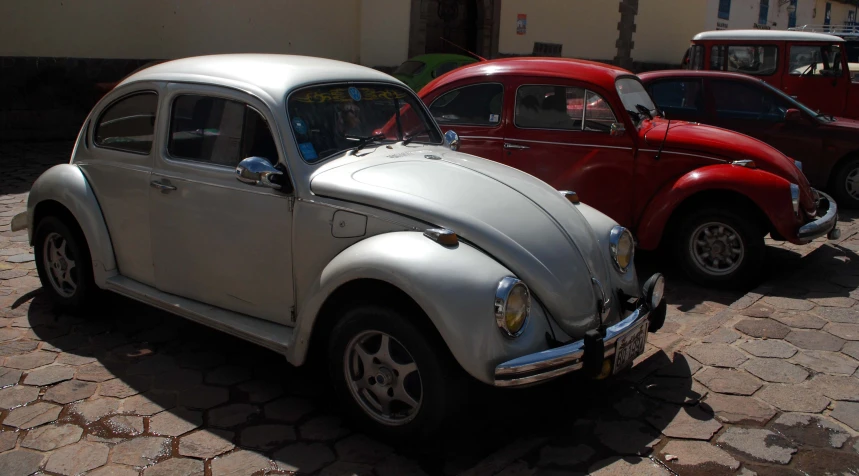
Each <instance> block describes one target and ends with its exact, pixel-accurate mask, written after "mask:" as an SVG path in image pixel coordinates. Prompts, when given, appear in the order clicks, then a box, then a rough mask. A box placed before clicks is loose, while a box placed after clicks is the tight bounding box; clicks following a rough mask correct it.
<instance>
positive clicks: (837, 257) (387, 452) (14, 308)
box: [0, 143, 859, 476]
mask: <svg viewBox="0 0 859 476" xmlns="http://www.w3.org/2000/svg"><path fill="white" fill-rule="evenodd" d="M70 152H71V147H70V145H69V144H66V143H44V144H39V143H34V144H25V143H11V144H0V170H2V174H0V230H2V231H0V364H2V366H0V387H4V388H2V390H0V410H2V411H0V422H2V426H0V474H2V475H9V476H14V475H28V474H31V473H34V472H37V471H42V472H44V473H47V474H64V475H72V474H80V473H86V474H96V475H108V474H111V475H113V474H115V475H126V474H128V475H132V474H144V475H146V476H155V475H168V474H169V475H173V474H207V475H209V474H210V475H213V476H214V475H222V474H255V473H256V474H262V473H266V474H288V473H291V472H296V471H297V472H299V473H303V474H323V475H351V474H357V475H364V474H376V475H378V476H387V475H408V474H415V475H418V474H427V475H431V474H433V475H434V474H444V475H454V474H468V475H486V476H488V475H495V474H499V475H505V476H513V475H532V474H546V475H566V474H586V473H590V474H625V475H632V474H635V475H651V474H652V475H662V474H671V473H672V472H673V473H676V474H682V475H686V474H708V475H709V474H745V475H750V474H755V473H756V474H761V475H768V474H778V475H785V474H788V475H789V474H797V475H798V474H842V473H846V474H855V473H856V472H857V471H859V438H857V435H859V433H857V431H859V372H857V368H859V361H857V359H859V307H857V306H856V300H857V299H859V266H857V261H856V259H857V256H856V254H855V252H857V251H859V235H857V234H856V233H857V231H859V222H857V223H854V222H853V220H852V219H851V218H850V217H859V214H855V213H842V216H844V217H845V218H844V219H843V222H842V224H841V227H842V229H843V234H842V238H841V239H840V240H839V241H837V242H827V241H825V240H818V241H817V242H815V243H813V244H812V245H809V246H804V247H796V246H792V245H785V244H782V243H776V242H770V243H769V244H770V245H771V246H770V248H769V249H768V258H767V279H766V281H765V282H764V284H763V285H761V286H760V287H759V288H757V289H755V290H754V291H753V292H751V293H748V294H745V295H743V294H742V293H730V292H715V291H708V290H704V289H701V288H698V287H695V286H692V285H690V284H687V283H685V282H683V280H682V279H681V278H680V277H679V276H676V272H671V271H670V270H669V271H668V278H669V285H668V301H669V303H670V305H669V315H668V321H667V323H666V325H665V327H664V328H663V329H662V330H661V331H659V333H657V334H651V335H650V343H649V345H648V348H647V352H646V353H645V355H643V356H642V357H641V358H639V359H638V361H637V364H636V366H635V367H634V368H633V369H632V370H631V371H630V372H627V373H625V374H621V375H619V376H618V377H617V378H615V379H613V380H609V381H600V382H594V381H587V380H581V379H576V378H564V379H561V380H559V381H556V382H553V383H551V384H549V385H544V386H540V387H535V388H531V389H524V390H507V391H500V390H494V389H489V388H485V387H483V386H481V385H473V386H472V387H471V388H470V389H469V392H468V394H467V396H466V397H467V398H466V399H464V400H467V402H466V403H467V404H465V405H463V407H462V410H461V411H460V413H459V414H458V415H456V416H455V417H454V418H452V419H451V421H450V423H449V424H448V425H447V428H446V429H445V431H444V432H442V434H441V435H440V436H439V437H438V438H437V439H436V440H434V441H429V442H425V443H422V444H419V445H418V444H406V443H403V442H396V441H387V442H382V441H378V440H374V439H372V438H370V437H367V436H365V435H362V434H361V433H360V432H358V431H356V430H354V429H352V428H350V427H349V425H348V423H346V422H343V421H341V419H340V412H339V411H338V409H337V408H336V404H335V403H334V402H333V401H332V400H331V399H330V397H329V391H328V388H327V386H326V382H327V379H326V375H325V373H324V372H323V371H322V370H320V369H319V368H316V367H314V368H301V369H295V368H292V367H290V366H289V365H287V364H286V363H285V361H284V359H283V358H282V357H280V356H278V355H276V354H274V353H272V352H269V351H266V350H264V349H261V348H259V347H255V346H253V345H251V344H248V343H245V342H242V341H240V340H238V339H236V338H233V337H230V336H227V335H224V334H221V333H218V332H216V331H212V330H209V329H207V328H205V327H202V326H199V325H197V324H193V323H191V322H188V321H185V320H183V319H181V318H179V317H174V316H172V315H169V314H166V313H163V312H160V311H156V310H153V309H150V308H147V307H145V306H143V305H140V304H137V303H135V302H133V301H130V300H127V299H124V298H121V297H118V296H107V297H106V298H105V303H104V305H103V306H102V309H101V310H99V311H98V312H96V313H94V315H92V316H83V317H71V316H67V315H59V314H56V313H54V312H53V311H52V310H51V308H50V306H49V305H48V303H47V302H46V300H45V298H44V296H42V295H41V294H40V291H39V289H40V284H39V280H38V278H37V276H36V271H35V263H34V261H33V254H32V253H33V250H32V249H31V248H29V246H28V243H27V238H26V234H25V233H12V232H11V231H9V222H10V221H11V218H12V216H13V215H14V214H15V213H18V212H20V211H23V209H24V207H25V203H26V198H27V191H28V189H29V187H30V185H31V184H32V182H33V180H35V179H36V177H38V175H39V174H40V173H41V172H42V171H43V170H45V169H46V168H48V167H49V166H51V165H53V164H55V163H60V162H65V161H67V160H68V157H69V155H70ZM639 267H640V268H641V273H642V275H644V274H645V273H649V272H652V271H654V270H660V271H661V270H662V269H661V267H662V266H661V262H660V258H659V257H658V256H642V257H641V259H640V262H639ZM851 471H853V473H851Z"/></svg>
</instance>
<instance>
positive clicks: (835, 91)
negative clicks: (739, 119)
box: [684, 30, 859, 119]
mask: <svg viewBox="0 0 859 476" xmlns="http://www.w3.org/2000/svg"><path fill="white" fill-rule="evenodd" d="M684 66H685V67H686V68H688V69H694V70H716V71H732V72H737V73H745V74H749V75H752V76H757V77H759V78H760V79H762V80H764V81H766V82H768V83H770V84H771V85H773V86H774V87H776V88H779V89H780V90H782V91H784V92H785V94H787V95H789V96H792V97H794V98H796V99H797V100H799V101H801V102H802V103H804V104H806V105H808V106H809V107H811V108H812V109H815V110H819V111H820V112H821V113H824V114H831V115H834V116H843V117H849V118H854V119H855V118H859V83H857V82H854V81H853V80H852V78H853V75H852V74H851V66H854V69H855V66H856V65H854V64H851V63H850V62H849V61H848V52H847V48H846V41H845V40H844V39H843V38H841V37H838V36H835V35H828V34H823V33H810V32H803V31H772V30H722V31H708V32H704V33H699V34H697V35H695V37H694V38H692V46H691V47H690V48H689V51H688V52H687V60H685V61H684Z"/></svg>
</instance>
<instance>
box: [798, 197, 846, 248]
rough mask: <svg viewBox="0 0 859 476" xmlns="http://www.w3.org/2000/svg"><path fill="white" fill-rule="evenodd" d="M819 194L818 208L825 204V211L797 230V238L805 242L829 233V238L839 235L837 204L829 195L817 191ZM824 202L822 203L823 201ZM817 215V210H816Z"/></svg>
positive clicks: (836, 237) (835, 237)
mask: <svg viewBox="0 0 859 476" xmlns="http://www.w3.org/2000/svg"><path fill="white" fill-rule="evenodd" d="M817 193H818V194H820V197H821V200H820V204H819V205H818V210H819V209H820V208H822V207H823V206H826V207H827V208H826V211H825V212H824V214H823V216H822V217H820V218H818V219H817V220H814V221H813V222H810V223H806V224H805V225H802V226H801V227H800V228H799V231H798V232H797V238H799V240H800V241H802V242H804V243H807V242H809V241H811V240H814V239H815V238H820V237H821V236H824V235H829V238H830V239H833V240H835V239H838V238H839V237H840V235H841V232H840V230H839V229H838V228H837V225H838V205H837V204H836V203H835V200H833V199H832V197H830V196H829V195H827V194H825V193H823V192H821V191H819V190H818V191H817ZM824 201H825V202H826V204H825V205H824V204H823V202H824ZM818 215H819V212H818Z"/></svg>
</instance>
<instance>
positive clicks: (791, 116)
mask: <svg viewBox="0 0 859 476" xmlns="http://www.w3.org/2000/svg"><path fill="white" fill-rule="evenodd" d="M784 121H785V122H800V121H802V112H800V110H799V109H793V108H791V109H788V110H787V111H785V113H784Z"/></svg>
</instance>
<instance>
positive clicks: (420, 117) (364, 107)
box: [286, 84, 442, 162]
mask: <svg viewBox="0 0 859 476" xmlns="http://www.w3.org/2000/svg"><path fill="white" fill-rule="evenodd" d="M286 107H287V113H288V115H289V121H290V124H291V126H292V132H293V133H294V134H295V140H296V142H297V144H298V150H299V151H300V152H301V156H302V158H303V159H304V160H305V161H307V162H318V161H321V160H324V159H326V158H328V157H331V156H332V155H334V154H337V153H340V152H343V151H345V150H349V149H354V148H360V147H363V146H365V145H367V144H369V143H385V142H397V141H401V140H404V139H405V140H406V141H415V142H423V143H432V144H440V143H441V142H442V140H441V133H440V132H439V130H438V126H436V124H435V122H434V121H433V120H432V119H431V118H430V117H429V116H428V115H427V114H426V112H425V110H424V108H423V106H422V105H421V103H420V100H419V99H418V98H417V97H416V96H415V95H414V94H413V93H411V92H408V91H406V90H405V89H403V88H401V87H399V86H396V85H393V84H351V85H345V84H332V85H324V86H313V87H309V88H304V89H301V90H298V91H296V92H294V93H292V94H291V95H290V96H289V100H288V101H287V106H286Z"/></svg>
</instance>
